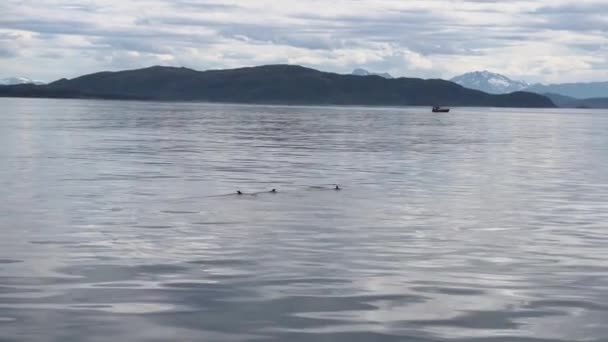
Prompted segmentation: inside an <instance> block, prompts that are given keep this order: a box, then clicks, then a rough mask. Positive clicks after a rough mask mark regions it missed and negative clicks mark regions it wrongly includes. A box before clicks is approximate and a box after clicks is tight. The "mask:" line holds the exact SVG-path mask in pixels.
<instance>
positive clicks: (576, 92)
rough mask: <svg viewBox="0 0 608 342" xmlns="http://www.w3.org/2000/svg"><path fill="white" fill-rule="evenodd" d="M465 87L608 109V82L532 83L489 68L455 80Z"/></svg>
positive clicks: (556, 102) (566, 105) (577, 105)
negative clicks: (529, 93)
mask: <svg viewBox="0 0 608 342" xmlns="http://www.w3.org/2000/svg"><path fill="white" fill-rule="evenodd" d="M451 81H452V82H455V83H458V84H460V85H462V86H463V87H467V88H471V89H477V90H481V91H484V92H487V93H490V94H507V93H510V92H514V91H526V92H532V93H536V94H541V95H544V96H548V97H549V98H551V100H552V101H553V102H554V103H555V104H557V105H558V106H560V107H588V108H608V82H592V83H563V84H549V85H545V84H540V83H535V84H529V83H527V82H525V81H518V80H512V79H510V78H509V77H507V76H504V75H501V74H497V73H492V72H489V71H475V72H469V73H466V74H463V75H460V76H456V77H454V78H452V79H451Z"/></svg>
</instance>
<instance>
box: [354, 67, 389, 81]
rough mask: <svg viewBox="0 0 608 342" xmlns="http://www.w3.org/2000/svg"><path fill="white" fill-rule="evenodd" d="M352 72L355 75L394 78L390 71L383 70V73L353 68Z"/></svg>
mask: <svg viewBox="0 0 608 342" xmlns="http://www.w3.org/2000/svg"><path fill="white" fill-rule="evenodd" d="M352 74H353V75H355V76H380V77H383V78H389V79H390V78H393V76H392V75H391V74H389V73H388V72H383V73H376V72H369V71H367V70H365V69H361V68H358V69H355V70H353V73H352Z"/></svg>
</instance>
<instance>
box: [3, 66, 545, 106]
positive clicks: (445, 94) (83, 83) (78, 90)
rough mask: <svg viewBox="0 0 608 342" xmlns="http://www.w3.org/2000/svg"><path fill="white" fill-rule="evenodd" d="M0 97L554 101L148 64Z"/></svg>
mask: <svg viewBox="0 0 608 342" xmlns="http://www.w3.org/2000/svg"><path fill="white" fill-rule="evenodd" d="M0 96H14V97H57V98H100V99H139V100H163V101H208V102H234V103H259V104H333V105H421V106H431V105H443V106H481V107H483V106H495V107H554V104H553V103H552V102H551V100H550V99H548V98H546V97H544V96H541V95H537V94H532V93H525V92H515V93H511V94H503V95H490V94H487V93H484V92H481V91H477V90H472V89H467V88H464V87H462V86H460V85H457V84H455V83H452V82H449V81H444V80H423V79H418V78H397V79H385V78H382V77H379V76H369V77H360V76H355V75H340V74H334V73H328V72H321V71H318V70H314V69H309V68H305V67H301V66H295V65H266V66H259V67H249V68H239V69H229V70H208V71H196V70H192V69H188V68H174V67H162V66H154V67H150V68H145V69H137V70H126V71H118V72H99V73H94V74H90V75H84V76H81V77H77V78H74V79H71V80H68V79H61V80H58V81H55V82H52V83H50V84H48V85H39V86H35V85H27V86H4V87H0Z"/></svg>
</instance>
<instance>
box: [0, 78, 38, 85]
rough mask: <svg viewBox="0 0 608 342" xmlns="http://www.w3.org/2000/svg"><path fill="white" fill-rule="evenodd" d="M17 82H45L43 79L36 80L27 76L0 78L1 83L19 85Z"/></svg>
mask: <svg viewBox="0 0 608 342" xmlns="http://www.w3.org/2000/svg"><path fill="white" fill-rule="evenodd" d="M17 84H44V82H41V81H34V80H32V79H29V78H27V77H9V78H3V79H0V85H17Z"/></svg>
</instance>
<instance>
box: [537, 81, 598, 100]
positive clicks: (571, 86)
mask: <svg viewBox="0 0 608 342" xmlns="http://www.w3.org/2000/svg"><path fill="white" fill-rule="evenodd" d="M526 91H531V92H533V93H537V94H560V95H564V96H569V97H574V98H578V99H587V98H601V97H608V82H592V83H562V84H549V85H544V84H533V85H531V86H530V87H528V88H526Z"/></svg>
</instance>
